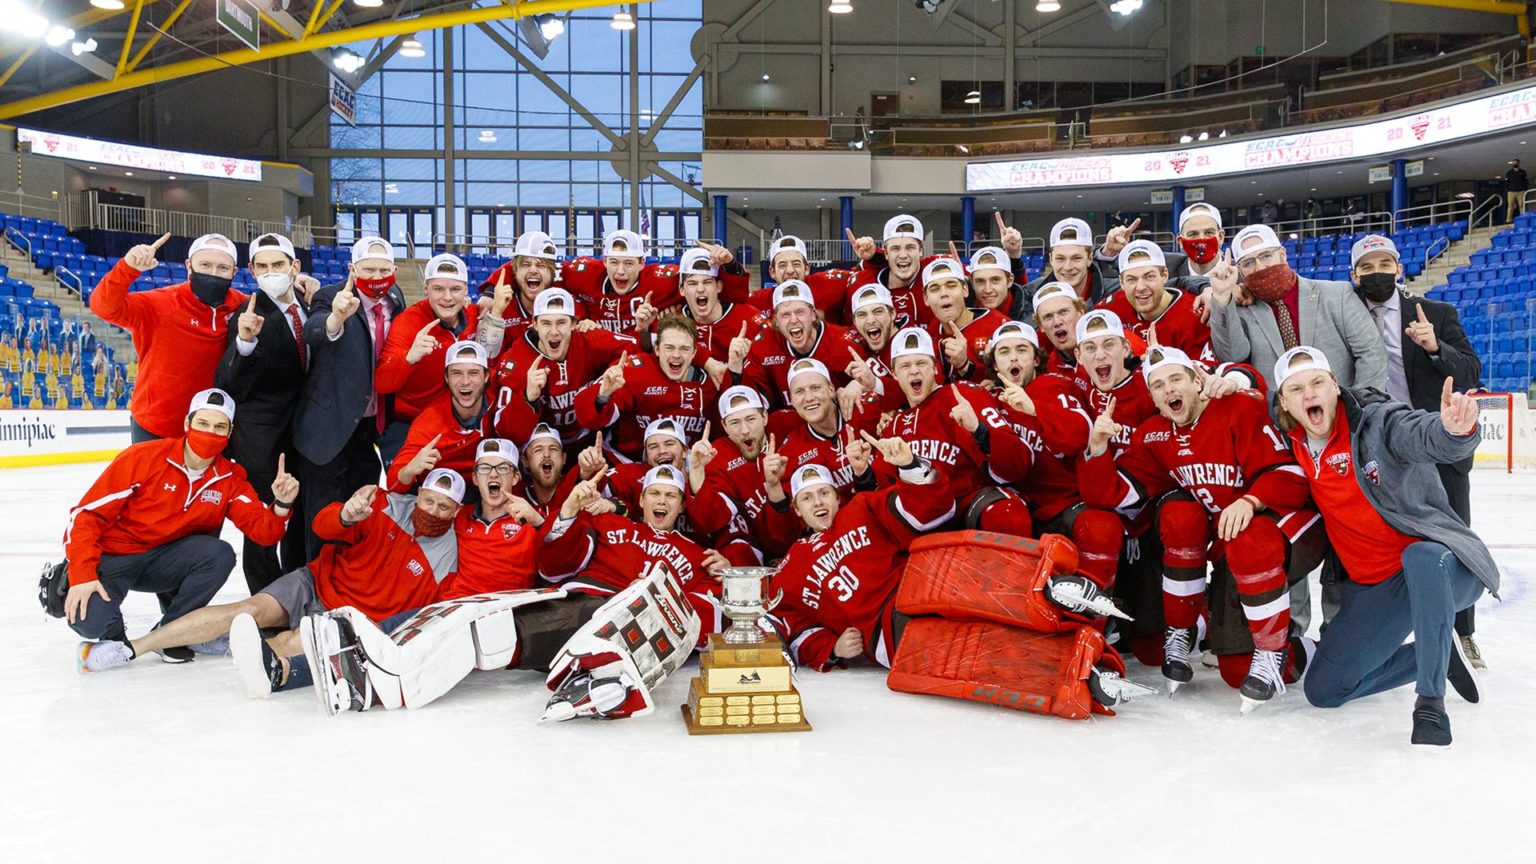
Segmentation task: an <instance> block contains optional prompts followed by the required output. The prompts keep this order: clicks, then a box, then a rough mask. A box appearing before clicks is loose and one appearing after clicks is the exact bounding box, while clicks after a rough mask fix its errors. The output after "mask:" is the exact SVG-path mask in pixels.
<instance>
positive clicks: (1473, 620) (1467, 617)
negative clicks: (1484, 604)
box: [1435, 465, 1477, 636]
mask: <svg viewBox="0 0 1536 864" xmlns="http://www.w3.org/2000/svg"><path fill="white" fill-rule="evenodd" d="M1435 468H1436V469H1438V470H1439V472H1440V485H1441V486H1444V487H1445V495H1446V497H1447V498H1449V499H1451V509H1452V510H1454V511H1456V516H1457V517H1458V518H1460V519H1461V521H1462V522H1465V523H1466V524H1467V525H1468V526H1469V527H1470V526H1471V525H1472V478H1471V477H1470V476H1469V474H1468V472H1467V471H1466V470H1465V469H1463V468H1461V467H1459V466H1457V465H1436V466H1435ZM1475 632H1477V607H1476V606H1468V607H1467V608H1465V609H1463V610H1461V611H1460V612H1457V613H1456V635H1457V636H1471V635H1472V634H1473V633H1475Z"/></svg>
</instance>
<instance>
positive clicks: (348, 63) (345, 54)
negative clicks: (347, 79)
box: [331, 48, 367, 75]
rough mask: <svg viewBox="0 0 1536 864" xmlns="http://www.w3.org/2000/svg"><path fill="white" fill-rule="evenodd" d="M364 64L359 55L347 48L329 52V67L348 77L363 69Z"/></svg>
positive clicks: (364, 61)
mask: <svg viewBox="0 0 1536 864" xmlns="http://www.w3.org/2000/svg"><path fill="white" fill-rule="evenodd" d="M366 62H367V61H366V60H364V59H363V57H362V55H361V54H358V53H357V52H356V51H352V50H350V49H347V48H337V49H336V50H335V51H332V52H331V65H332V66H335V67H336V68H337V69H339V70H341V71H342V72H345V73H347V74H348V75H350V74H352V73H353V72H356V71H357V70H359V69H361V68H363V64H364V63H366Z"/></svg>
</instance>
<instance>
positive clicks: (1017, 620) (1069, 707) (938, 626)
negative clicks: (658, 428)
mask: <svg viewBox="0 0 1536 864" xmlns="http://www.w3.org/2000/svg"><path fill="white" fill-rule="evenodd" d="M865 438H866V441H867V442H869V444H873V445H874V446H875V447H876V448H878V449H879V451H880V455H881V457H882V458H883V459H884V460H885V461H886V462H887V463H888V464H889V465H890V466H891V467H892V468H893V469H895V470H896V472H897V482H896V485H895V486H894V487H893V488H890V489H886V490H884V491H881V492H865V493H861V494H859V495H855V496H854V497H853V498H852V499H851V500H850V501H849V502H848V503H847V505H839V503H838V496H837V490H836V487H835V486H834V485H833V480H832V475H831V473H830V472H828V471H827V469H826V468H825V467H823V466H821V465H816V464H811V465H806V466H804V467H801V468H797V469H796V470H795V473H794V474H793V475H792V476H791V479H790V492H791V496H792V500H793V504H794V509H795V512H796V513H797V514H799V516H800V518H801V519H802V520H804V521H805V524H806V525H807V526H808V527H809V528H810V531H811V533H810V534H809V535H807V536H806V537H805V538H803V539H801V540H799V541H798V542H796V543H795V545H794V546H793V547H792V548H791V549H790V551H789V554H788V555H787V556H786V557H785V559H784V561H783V563H782V564H781V566H780V568H779V571H778V572H777V573H776V574H774V577H773V581H772V587H773V589H777V590H782V591H783V592H784V600H783V602H782V603H781V604H780V606H779V607H778V610H777V612H776V615H777V616H778V617H779V618H780V620H781V622H782V624H783V626H784V629H785V630H786V632H787V635H788V642H789V645H790V650H791V653H792V654H793V655H794V657H795V659H797V660H798V661H799V662H801V663H803V664H805V665H808V666H811V667H813V668H816V669H819V670H822V671H827V670H830V669H831V668H833V667H834V666H839V665H843V662H844V661H846V660H849V659H853V658H856V657H860V656H863V657H864V658H866V659H868V660H872V661H874V662H876V663H879V664H880V665H882V666H886V667H888V668H890V670H891V672H890V675H889V677H888V678H887V683H888V684H889V686H890V687H891V689H893V690H898V691H902V692H907V693H928V694H933V695H941V696H952V697H955V698H959V699H970V700H974V701H978V702H992V703H996V704H1001V705H1005V706H1007V707H1010V708H1017V709H1021V710H1026V711H1034V712H1038V713H1042V714H1056V715H1058V716H1061V717H1068V718H1073V719H1079V718H1084V717H1087V716H1088V715H1089V714H1090V713H1111V712H1109V708H1110V707H1111V706H1114V705H1117V704H1119V703H1121V702H1124V701H1126V700H1128V699H1131V698H1134V697H1136V696H1140V695H1145V694H1148V693H1151V692H1152V691H1151V690H1150V689H1148V688H1146V687H1142V686H1140V685H1138V684H1133V683H1131V682H1129V681H1126V680H1125V679H1124V678H1122V677H1121V676H1122V675H1123V673H1124V671H1125V667H1124V664H1123V663H1122V662H1121V661H1120V657H1119V655H1118V654H1116V653H1115V651H1114V649H1113V648H1110V647H1108V646H1107V645H1105V643H1104V635H1103V633H1102V632H1101V630H1100V629H1098V628H1096V627H1095V626H1093V625H1094V623H1095V621H1096V618H1095V617H1094V616H1098V615H1102V614H1105V613H1110V614H1119V612H1118V610H1115V609H1114V607H1113V605H1111V604H1110V603H1109V601H1108V600H1107V598H1105V597H1103V595H1101V594H1100V593H1099V592H1098V590H1097V588H1096V587H1095V586H1094V584H1093V582H1092V581H1091V580H1090V579H1088V578H1086V577H1084V576H1080V575H1077V574H1076V573H1075V570H1076V566H1077V551H1076V549H1074V548H1073V547H1072V544H1071V543H1070V542H1068V541H1067V540H1066V539H1065V538H1062V537H1058V536H1054V535H1053V536H1050V537H1047V538H1045V539H1044V540H1041V541H1035V540H1029V539H1026V538H1023V537H1015V536H1012V535H1006V534H995V533H991V532H983V531H967V532H952V533H945V534H937V535H933V536H929V537H923V538H920V537H919V535H921V534H923V533H924V532H925V531H930V530H932V529H933V528H935V527H937V526H939V525H941V524H943V523H944V522H945V521H947V520H949V519H951V518H952V517H953V515H954V509H955V502H954V498H953V497H951V496H950V495H949V493H948V491H947V482H946V481H945V479H944V477H943V476H942V475H941V474H939V473H938V472H937V471H935V470H934V468H933V466H932V465H931V464H929V463H928V462H927V461H926V460H923V459H919V458H917V457H916V456H914V455H913V452H912V447H911V445H910V444H908V443H907V442H906V441H904V440H902V439H900V438H885V439H880V440H876V439H874V438H872V437H869V436H868V435H867V434H866V436H865ZM871 456H872V454H871V453H870V452H869V446H868V444H864V445H863V449H862V451H860V452H855V453H852V454H850V462H852V463H854V465H855V469H856V470H860V469H862V470H868V467H867V466H868V465H869V462H870V460H871ZM908 550H910V551H911V553H912V554H911V557H910V558H908V557H907V555H906V554H905V553H906V552H907V551H908Z"/></svg>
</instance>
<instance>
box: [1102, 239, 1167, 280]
mask: <svg viewBox="0 0 1536 864" xmlns="http://www.w3.org/2000/svg"><path fill="white" fill-rule="evenodd" d="M1137 258H1140V259H1142V260H1140V261H1137V260H1134V259H1137ZM1115 264H1116V265H1117V266H1118V267H1119V268H1120V272H1122V273H1124V272H1125V271H1127V270H1130V269H1131V268H1133V267H1167V266H1168V259H1167V258H1166V257H1164V255H1163V250H1162V247H1160V246H1158V245H1157V244H1156V243H1153V242H1152V241H1151V240H1132V241H1131V242H1129V243H1127V244H1125V248H1124V249H1121V250H1120V255H1119V257H1118V258H1117V259H1116V260H1115Z"/></svg>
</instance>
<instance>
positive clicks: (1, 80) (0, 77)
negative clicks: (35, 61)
mask: <svg viewBox="0 0 1536 864" xmlns="http://www.w3.org/2000/svg"><path fill="white" fill-rule="evenodd" d="M36 53H37V46H36V45H33V46H32V47H30V48H28V49H27V50H25V51H23V52H21V56H20V57H17V58H16V62H15V63H12V64H11V68H9V69H7V70H5V73H4V74H0V87H4V86H5V84H6V82H7V81H10V80H11V76H12V75H15V74H16V70H17V69H20V68H21V64H23V63H25V62H27V61H28V60H30V59H31V58H32V55H33V54H36Z"/></svg>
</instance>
